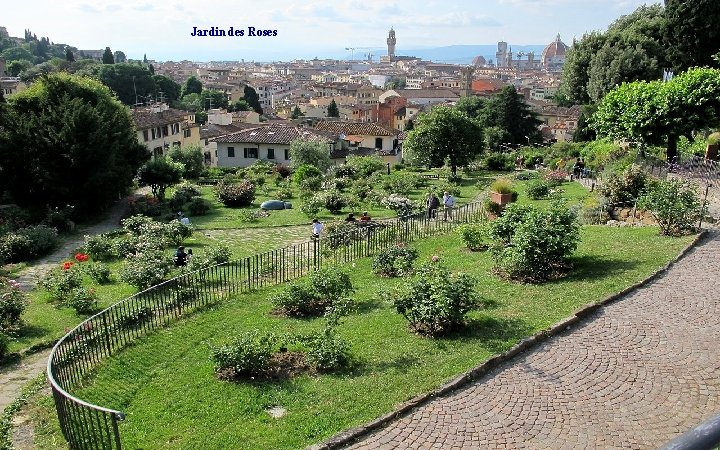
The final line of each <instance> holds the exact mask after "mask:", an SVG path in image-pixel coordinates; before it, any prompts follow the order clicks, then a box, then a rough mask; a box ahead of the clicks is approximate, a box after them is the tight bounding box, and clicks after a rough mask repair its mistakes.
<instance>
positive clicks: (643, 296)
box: [350, 231, 720, 449]
mask: <svg viewBox="0 0 720 450" xmlns="http://www.w3.org/2000/svg"><path fill="white" fill-rule="evenodd" d="M719 280H720V233H719V232H717V231H713V232H711V233H709V235H708V236H707V237H706V238H705V239H704V240H703V241H702V242H701V243H700V244H699V245H698V246H697V247H696V248H695V249H693V250H692V251H690V252H689V253H688V254H687V255H686V256H685V257H684V258H682V259H681V260H680V261H678V262H677V263H676V264H675V265H673V266H672V268H671V269H670V270H668V271H667V272H666V273H665V275H664V276H662V277H661V278H658V279H657V280H655V281H653V282H651V283H649V284H648V285H646V286H645V287H643V288H641V289H638V290H636V291H633V292H631V293H630V294H628V295H627V296H626V297H624V298H622V299H620V300H618V301H616V302H615V303H612V304H610V305H608V306H606V307H604V308H602V309H601V310H599V312H598V313H596V314H595V315H593V316H591V317H590V318H589V319H588V320H587V321H585V322H583V323H581V324H580V325H579V326H577V327H575V328H573V329H571V330H568V331H566V332H564V333H563V334H561V335H559V336H557V337H555V338H551V339H549V340H548V341H546V342H545V343H544V344H542V345H540V346H538V347H536V348H535V349H533V350H530V351H528V352H527V353H525V354H521V355H519V356H518V357H516V358H514V359H513V360H512V361H510V362H508V363H506V364H505V365H502V366H500V367H499V368H497V369H495V370H493V371H492V372H490V373H489V374H488V375H486V376H485V377H483V378H481V379H480V380H478V381H475V382H473V383H471V384H469V385H467V386H465V387H464V388H461V389H459V390H457V391H455V392H453V393H451V394H449V395H447V396H444V397H441V398H437V399H434V400H432V401H429V402H428V403H426V404H425V405H424V406H421V407H418V408H416V409H414V410H412V411H411V412H410V413H409V414H408V415H406V416H405V417H401V418H399V419H396V420H394V421H393V422H391V423H390V424H389V425H387V426H386V427H385V428H382V429H380V430H377V431H376V432H374V433H373V434H370V435H368V436H365V437H364V440H363V441H361V442H359V443H356V444H354V445H352V446H351V447H350V448H353V449H406V448H407V449H425V448H441V449H461V448H462V449H476V448H483V449H485V448H528V449H564V448H567V449H581V448H588V449H591V448H603V449H604V448H634V449H647V448H657V447H658V446H660V445H662V444H663V443H665V442H667V441H668V440H670V439H672V438H673V437H675V436H676V435H678V434H681V433H683V432H685V431H686V430H689V429H690V428H692V427H694V426H695V425H697V424H699V423H700V422H702V421H703V420H705V419H707V418H708V417H710V416H712V415H713V414H715V413H717V412H718V411H720V282H719Z"/></svg>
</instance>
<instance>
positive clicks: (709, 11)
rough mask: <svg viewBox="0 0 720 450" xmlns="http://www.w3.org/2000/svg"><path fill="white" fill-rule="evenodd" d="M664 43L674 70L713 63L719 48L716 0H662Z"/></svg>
mask: <svg viewBox="0 0 720 450" xmlns="http://www.w3.org/2000/svg"><path fill="white" fill-rule="evenodd" d="M665 18H666V23H665V29H664V37H665V42H666V43H667V44H668V49H669V57H668V60H669V61H671V62H672V63H673V67H674V69H675V70H676V71H681V70H686V69H688V68H690V67H693V66H711V67H712V66H716V65H717V64H716V63H715V61H714V60H713V55H715V54H717V53H718V52H719V51H720V29H718V23H720V2H718V1H717V0H692V1H687V0H665Z"/></svg>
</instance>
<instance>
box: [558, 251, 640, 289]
mask: <svg viewBox="0 0 720 450" xmlns="http://www.w3.org/2000/svg"><path fill="white" fill-rule="evenodd" d="M570 263H571V264H572V265H573V268H572V269H571V270H570V272H569V273H568V274H567V276H565V277H563V278H560V279H558V280H553V281H550V283H557V282H565V281H570V282H572V281H598V280H602V279H607V278H613V277H615V276H617V275H618V274H621V273H624V272H627V271H629V270H632V269H635V268H636V267H637V265H638V263H637V262H636V261H628V260H624V259H617V258H605V257H597V256H577V257H573V258H570Z"/></svg>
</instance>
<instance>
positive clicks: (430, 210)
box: [427, 192, 440, 219]
mask: <svg viewBox="0 0 720 450" xmlns="http://www.w3.org/2000/svg"><path fill="white" fill-rule="evenodd" d="M439 207H440V199H439V198H438V197H437V195H435V193H434V192H431V193H430V197H428V200H427V217H428V219H434V218H436V217H437V210H438V208H439Z"/></svg>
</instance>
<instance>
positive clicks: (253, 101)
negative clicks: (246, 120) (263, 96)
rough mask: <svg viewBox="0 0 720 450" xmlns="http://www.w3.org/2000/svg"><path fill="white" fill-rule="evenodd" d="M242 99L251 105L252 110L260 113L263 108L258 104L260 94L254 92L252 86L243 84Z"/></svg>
mask: <svg viewBox="0 0 720 450" xmlns="http://www.w3.org/2000/svg"><path fill="white" fill-rule="evenodd" d="M243 99H244V100H245V101H246V102H248V105H250V107H252V109H253V111H255V112H256V113H258V114H262V113H263V110H262V107H261V106H260V96H259V95H258V94H257V92H255V89H253V88H252V86H248V85H245V88H244V89H243Z"/></svg>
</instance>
